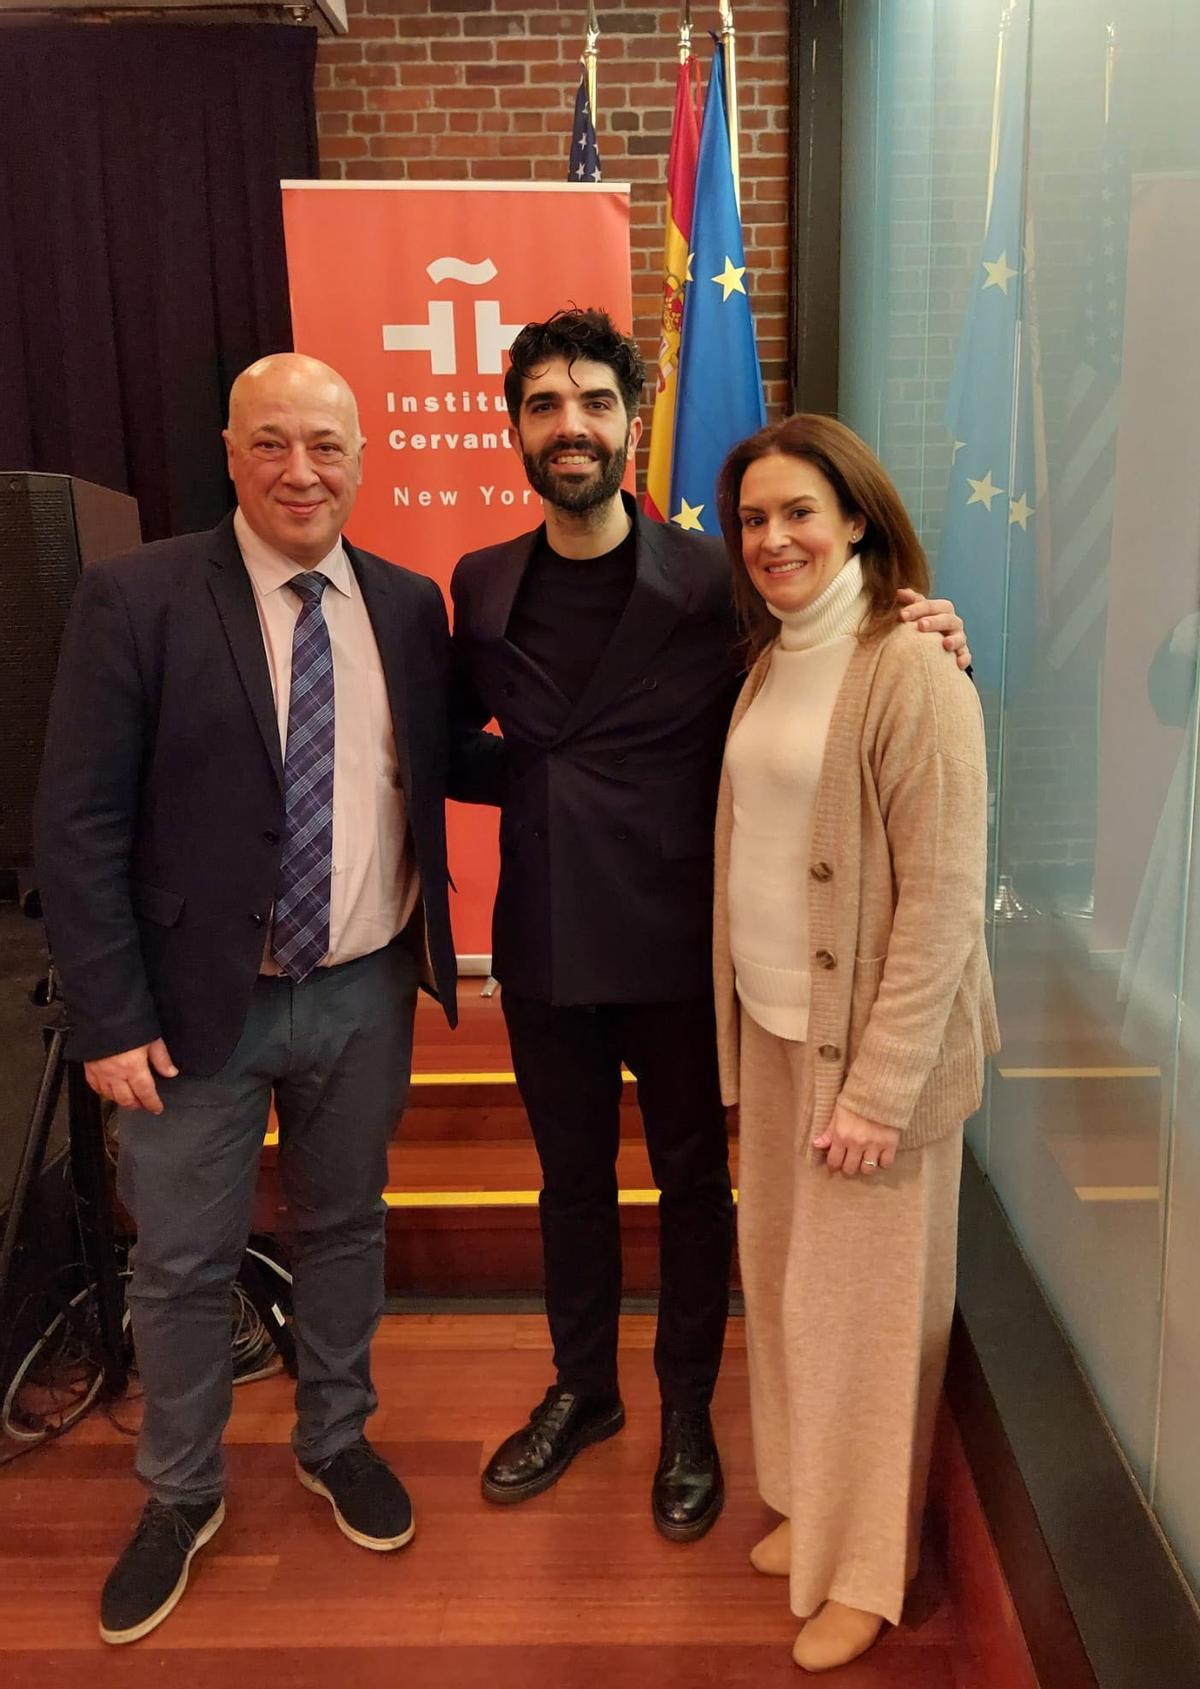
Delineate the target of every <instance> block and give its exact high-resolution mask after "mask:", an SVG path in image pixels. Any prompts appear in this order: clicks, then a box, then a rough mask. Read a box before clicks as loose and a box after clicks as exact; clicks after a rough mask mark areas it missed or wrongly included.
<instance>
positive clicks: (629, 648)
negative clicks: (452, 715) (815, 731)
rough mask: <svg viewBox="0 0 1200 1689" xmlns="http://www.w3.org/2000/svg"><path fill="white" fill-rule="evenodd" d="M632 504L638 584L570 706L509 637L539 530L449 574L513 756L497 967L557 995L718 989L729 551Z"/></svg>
mask: <svg viewBox="0 0 1200 1689" xmlns="http://www.w3.org/2000/svg"><path fill="white" fill-rule="evenodd" d="M626 504H627V507H628V508H629V510H630V513H631V515H632V516H633V517H634V521H635V524H636V556H637V573H636V578H635V582H634V586H633V590H632V593H631V595H630V598H629V602H628V604H627V605H626V608H625V611H624V613H623V615H622V617H621V620H620V622H619V623H618V625H617V628H616V630H615V632H614V634H613V637H612V639H611V641H610V642H609V644H608V646H607V647H606V649H605V650H604V652H603V654H602V656H601V658H600V661H599V663H598V664H597V666H596V669H595V671H594V672H593V674H592V677H591V679H590V681H589V682H588V684H587V686H586V687H585V688H584V691H583V692H582V694H581V695H580V696H579V697H578V698H577V699H576V700H575V701H574V702H573V703H572V702H571V701H570V700H568V699H567V698H566V697H565V696H564V694H563V693H561V692H560V691H559V690H558V688H557V687H556V686H555V684H554V682H553V681H552V680H551V679H550V677H549V675H547V674H546V673H545V672H544V671H543V670H542V669H540V668H539V667H538V666H537V665H536V664H535V663H534V662H533V661H532V660H531V659H530V658H529V657H527V656H526V655H525V653H524V652H522V651H520V650H518V648H517V647H516V646H515V645H513V644H512V642H511V641H510V640H509V639H508V638H507V634H506V630H507V627H508V621H509V617H510V615H511V613H512V608H513V603H514V601H515V599H516V596H517V591H518V589H519V587H520V584H521V579H522V576H523V575H524V572H525V568H526V565H527V564H528V562H529V559H530V556H531V554H532V551H533V546H534V542H535V540H536V539H537V537H538V533H539V532H540V530H535V531H534V532H533V533H528V534H523V535H521V536H520V538H518V539H514V540H510V541H508V542H507V543H505V544H503V545H495V546H489V547H488V548H487V549H486V550H483V551H475V552H471V553H469V554H468V555H467V556H466V557H464V558H463V559H462V560H461V561H460V563H459V564H458V567H457V569H456V570H455V573H454V579H453V582H452V584H451V596H452V598H453V601H454V649H455V659H456V666H457V669H458V671H459V674H460V685H461V686H462V687H463V690H464V693H466V692H467V691H468V690H469V689H473V692H474V695H475V704H474V710H473V718H474V720H475V721H477V722H482V721H484V720H486V719H487V718H488V717H489V716H493V715H494V716H495V718H496V720H497V721H498V723H499V725H500V728H501V730H502V732H503V734H504V741H505V746H506V749H507V779H506V783H505V792H504V799H503V805H502V809H501V817H500V884H499V889H498V891H497V895H496V907H495V914H494V919H493V929H492V948H493V955H492V971H493V972H494V973H495V975H496V977H497V978H498V979H499V980H500V981H501V982H502V983H503V984H504V985H506V986H508V987H509V989H510V990H512V991H516V992H520V993H521V994H522V995H525V996H531V997H538V998H541V999H543V1000H544V1001H548V1002H553V1003H558V1004H580V1003H643V1002H664V1001H675V1000H679V999H681V998H685V997H693V996H699V995H702V994H703V993H704V992H705V991H707V990H708V989H709V986H710V978H711V969H712V855H713V826H714V818H715V813H716V795H717V780H718V775H719V772H720V765H721V755H722V751H723V749H724V741H725V730H726V727H727V726H728V722H729V715H730V711H731V709H732V706H733V701H734V697H735V695H736V689H737V675H738V672H739V669H740V668H741V667H742V664H741V662H740V660H739V657H738V654H737V638H736V632H735V625H734V617H733V609H732V601H731V593H730V580H729V562H728V559H727V556H726V553H725V548H724V546H723V545H722V544H721V543H720V542H719V541H716V540H712V539H698V538H695V537H692V536H689V535H687V534H684V533H681V532H680V530H679V529H678V528H673V527H671V526H669V525H667V526H664V525H662V524H660V523H657V522H652V521H649V520H647V519H646V518H645V517H644V516H642V515H641V514H640V513H639V512H637V511H636V509H635V507H634V505H633V501H632V500H631V499H629V498H628V495H626ZM580 567H581V568H585V567H586V563H581V564H580Z"/></svg>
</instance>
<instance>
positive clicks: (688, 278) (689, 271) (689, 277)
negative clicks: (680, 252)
mask: <svg viewBox="0 0 1200 1689" xmlns="http://www.w3.org/2000/svg"><path fill="white" fill-rule="evenodd" d="M695 256H696V254H695V253H694V252H689V253H688V255H687V263H686V265H685V266H684V268H685V269H686V271H687V274H686V275H685V276H684V278H683V279H684V281H685V282H689V281H695V279H696V278H695V276H694V275H693V274H692V259H693V258H694V257H695Z"/></svg>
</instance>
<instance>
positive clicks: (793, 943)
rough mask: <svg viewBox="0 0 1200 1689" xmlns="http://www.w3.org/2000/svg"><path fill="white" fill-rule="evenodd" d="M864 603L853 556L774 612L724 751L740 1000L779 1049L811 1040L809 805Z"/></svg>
mask: <svg viewBox="0 0 1200 1689" xmlns="http://www.w3.org/2000/svg"><path fill="white" fill-rule="evenodd" d="M868 603H869V600H868V596H867V594H866V593H865V592H864V590H863V580H862V567H861V565H860V563H859V561H858V558H857V556H855V557H851V558H850V560H849V561H848V562H847V563H846V565H845V567H844V568H842V569H841V570H840V571H839V573H838V574H837V575H836V576H835V578H834V579H833V580H832V581H830V583H829V585H828V586H827V587H826V588H825V590H824V592H822V593H821V594H820V596H819V597H817V598H815V599H814V600H813V602H812V603H811V604H809V605H808V606H807V607H806V608H805V609H803V610H788V611H778V610H772V611H771V613H772V615H774V616H775V617H776V618H777V620H778V621H779V622H780V624H781V626H780V630H779V638H778V640H777V641H776V643H775V645H774V646H773V647H772V649H771V664H770V668H769V669H768V671H767V677H766V679H765V680H764V682H763V684H762V687H761V689H760V691H759V692H758V694H757V696H756V697H755V699H754V702H753V703H752V704H751V706H750V708H749V709H748V710H747V712H746V714H745V715H744V716H743V718H742V720H741V721H740V722H739V724H738V726H737V727H736V728H735V729H734V732H733V733H732V735H731V736H730V740H729V744H728V745H727V747H726V750H725V766H726V768H727V770H728V772H729V777H730V784H731V787H732V791H733V838H732V842H731V847H730V864H729V935H730V948H731V950H732V952H733V965H734V971H735V976H736V982H737V993H738V997H739V998H740V999H741V1002H742V1005H743V1007H744V1008H745V1010H746V1012H747V1013H748V1014H749V1015H751V1016H752V1017H753V1018H754V1019H755V1020H756V1021H757V1022H758V1024H759V1025H760V1026H761V1027H763V1028H764V1029H765V1030H766V1031H767V1032H771V1033H774V1034H775V1036H776V1037H777V1038H790V1039H795V1040H799V1041H803V1039H804V1038H805V1037H806V1035H807V1032H808V1002H809V988H810V983H811V974H810V962H809V954H808V950H809V944H808V896H807V887H808V856H809V849H810V846H811V842H812V822H813V805H814V803H815V801H816V795H817V783H818V781H819V779H820V776H821V761H822V758H823V756H824V752H825V740H826V737H827V735H828V732H829V722H830V718H831V716H832V715H833V706H834V704H835V702H836V701H837V695H838V691H839V688H840V687H841V684H842V680H843V679H844V677H845V673H846V668H847V666H848V664H849V662H850V657H851V653H852V652H853V650H854V642H855V641H854V636H855V634H856V632H857V630H858V627H859V625H860V623H861V622H862V620H863V618H864V616H865V615H866V613H867V608H868ZM770 608H771V607H770V606H769V605H768V609H770Z"/></svg>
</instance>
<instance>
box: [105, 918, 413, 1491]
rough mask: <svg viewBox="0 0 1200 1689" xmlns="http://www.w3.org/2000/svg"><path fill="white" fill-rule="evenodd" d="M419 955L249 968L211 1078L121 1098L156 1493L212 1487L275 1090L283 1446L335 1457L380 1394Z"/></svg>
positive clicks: (142, 1446) (121, 1168)
mask: <svg viewBox="0 0 1200 1689" xmlns="http://www.w3.org/2000/svg"><path fill="white" fill-rule="evenodd" d="M417 971H418V970H417V963H416V961H415V959H414V957H413V955H412V953H411V952H410V951H409V949H408V948H407V947H406V946H405V945H404V944H401V943H395V944H391V945H389V946H388V947H387V948H386V949H384V950H377V951H375V952H374V953H373V954H372V955H370V956H364V957H361V958H360V959H359V960H358V961H354V962H347V963H344V964H343V965H342V966H341V967H336V968H319V969H317V970H316V972H315V973H313V974H311V975H310V976H309V978H308V979H306V980H305V981H304V982H303V984H301V985H293V984H292V983H291V982H290V981H288V980H285V979H268V978H263V979H260V980H259V981H258V983H257V985H256V986H255V988H254V995H253V997H252V999H251V1002H250V1009H249V1012H248V1014H247V1016H246V1024H245V1026H244V1028H243V1030H242V1036H241V1038H240V1039H239V1041H238V1044H237V1047H236V1049H235V1050H234V1052H233V1054H232V1055H231V1056H230V1058H229V1060H228V1061H227V1062H226V1063H225V1066H224V1067H222V1068H221V1069H220V1071H219V1072H217V1073H215V1074H213V1075H212V1076H211V1078H207V1079H198V1078H193V1077H189V1076H187V1075H186V1074H184V1075H181V1076H180V1077H179V1078H177V1079H166V1080H164V1079H160V1080H158V1090H159V1095H160V1096H161V1097H162V1100H163V1104H164V1110H165V1112H164V1113H162V1114H160V1115H152V1114H147V1113H145V1112H144V1111H143V1110H140V1109H139V1110H123V1111H122V1113H121V1117H120V1144H121V1148H120V1159H119V1164H118V1172H117V1188H118V1190H119V1192H120V1196H121V1200H122V1201H123V1202H124V1204H125V1206H126V1207H127V1208H128V1209H129V1211H130V1213H131V1214H132V1215H133V1217H134V1219H135V1221H136V1223H137V1242H136V1244H135V1245H134V1248H133V1251H132V1255H131V1263H132V1268H133V1277H132V1281H131V1283H130V1287H129V1306H130V1309H131V1312H132V1316H133V1335H134V1345H135V1349H136V1354H137V1366H138V1372H139V1374H140V1377H141V1382H142V1388H143V1393H144V1398H145V1411H144V1417H143V1421H142V1430H141V1436H140V1438H139V1441H138V1452H137V1472H138V1476H139V1477H140V1478H141V1480H142V1482H143V1483H144V1484H145V1485H146V1486H147V1487H148V1488H149V1489H150V1490H151V1492H152V1493H153V1494H154V1495H155V1496H157V1497H158V1499H159V1500H160V1501H163V1502H166V1503H169V1504H170V1503H179V1502H197V1501H205V1500H209V1499H215V1498H216V1497H217V1496H219V1495H220V1494H221V1492H222V1485H223V1479H224V1467H223V1461H222V1456H221V1435H222V1432H223V1431H224V1428H225V1423H226V1420H227V1419H228V1418H229V1412H230V1407H231V1404H232V1390H233V1380H232V1361H231V1344H230V1337H231V1297H230V1287H231V1285H232V1282H233V1280H234V1278H235V1277H236V1275H237V1271H238V1267H239V1266H240V1264H241V1260H242V1255H243V1252H244V1250H245V1246H246V1239H247V1236H248V1235H249V1231H250V1222H251V1216H252V1212H253V1204H254V1191H255V1185H256V1182H257V1176H258V1164H259V1154H260V1151H261V1148H262V1141H263V1133H264V1130H265V1127H266V1122H267V1110H268V1106H269V1104H270V1100H271V1096H272V1093H273V1094H274V1098H275V1109H276V1113H277V1115H278V1118H279V1170H280V1178H281V1182H282V1187H283V1197H284V1201H285V1203H286V1206H287V1220H288V1234H287V1235H288V1240H289V1243H290V1246H291V1255H292V1262H291V1265H292V1271H293V1275H294V1278H295V1286H294V1294H295V1337H296V1351H297V1358H298V1361H299V1380H298V1383H297V1386H296V1415H297V1423H296V1428H295V1431H294V1433H293V1436H292V1446H293V1448H294V1449H295V1451H296V1454H297V1456H298V1457H299V1458H300V1459H301V1460H303V1461H305V1462H309V1463H311V1462H316V1461H321V1460H326V1459H328V1458H329V1457H330V1456H331V1455H334V1454H337V1453H338V1452H339V1451H340V1450H342V1449H344V1448H347V1447H348V1446H349V1445H350V1444H351V1443H353V1442H355V1441H356V1440H357V1438H358V1437H359V1436H361V1434H362V1430H363V1426H364V1424H365V1422H366V1420H367V1417H368V1415H369V1414H371V1413H373V1412H374V1411H375V1407H376V1405H377V1398H376V1396H375V1391H374V1389H373V1387H372V1384H371V1368H370V1346H371V1338H372V1336H373V1335H374V1331H375V1327H376V1325H377V1324H378V1321H379V1316H380V1314H381V1312H382V1310H383V1257H384V1226H385V1221H386V1214H387V1209H386V1207H385V1205H384V1203H383V1200H382V1191H383V1189H384V1186H385V1185H386V1183H387V1147H388V1142H389V1140H390V1138H391V1135H392V1131H393V1128H394V1126H395V1123H396V1119H397V1116H398V1115H399V1113H400V1110H401V1109H402V1108H403V1106H404V1102H405V1098H406V1096H407V1092H408V1083H409V1077H410V1069H411V1065H412V1023H413V1011H414V1008H415V1004H416V991H417Z"/></svg>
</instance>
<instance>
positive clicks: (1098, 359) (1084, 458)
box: [1049, 107, 1132, 668]
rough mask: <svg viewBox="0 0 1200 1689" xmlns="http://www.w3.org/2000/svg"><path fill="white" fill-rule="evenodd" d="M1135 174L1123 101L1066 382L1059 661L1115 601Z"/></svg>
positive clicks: (1056, 582) (1055, 614)
mask: <svg viewBox="0 0 1200 1689" xmlns="http://www.w3.org/2000/svg"><path fill="white" fill-rule="evenodd" d="M1131 180H1132V178H1131V174H1130V164H1129V157H1128V153H1127V150H1126V147H1125V142H1124V137H1123V135H1122V133H1121V131H1120V128H1119V126H1118V121H1117V117H1116V115H1115V107H1114V108H1112V109H1111V110H1110V114H1109V118H1108V121H1107V122H1106V124H1105V126H1104V138H1103V141H1102V143H1101V147H1100V151H1099V158H1098V166H1097V170H1096V178H1095V182H1094V184H1093V196H1092V197H1093V205H1092V207H1091V216H1090V217H1089V219H1088V223H1089V228H1090V235H1089V246H1088V249H1087V251H1086V254H1085V257H1084V264H1083V286H1082V307H1081V310H1080V313H1079V318H1078V323H1079V329H1078V344H1077V348H1076V357H1077V363H1076V366H1075V372H1074V374H1073V376H1072V377H1071V382H1070V386H1069V388H1068V391H1067V402H1066V415H1065V426H1064V430H1063V441H1064V455H1063V459H1062V464H1061V468H1060V471H1059V475H1058V480H1057V484H1056V486H1055V489H1054V517H1053V527H1054V548H1053V565H1052V574H1051V586H1052V603H1051V623H1050V643H1049V657H1050V662H1051V664H1052V666H1053V667H1055V668H1061V667H1062V666H1063V664H1064V663H1067V662H1068V661H1069V660H1070V659H1071V657H1072V656H1073V655H1074V654H1075V652H1076V651H1077V650H1078V649H1079V647H1080V645H1081V644H1083V642H1084V641H1086V640H1089V639H1090V638H1091V636H1092V635H1093V634H1094V633H1095V632H1096V631H1097V630H1099V629H1100V628H1102V627H1103V623H1104V616H1105V610H1106V607H1107V599H1108V565H1109V559H1110V556H1111V552H1112V521H1113V499H1114V493H1115V487H1116V465H1117V412H1118V401H1119V397H1120V386H1121V349H1122V338H1123V333H1124V322H1125V266H1126V257H1127V254H1128V249H1129V198H1130V188H1131Z"/></svg>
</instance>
